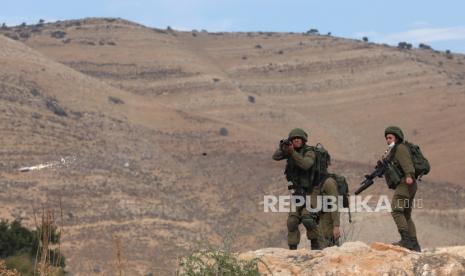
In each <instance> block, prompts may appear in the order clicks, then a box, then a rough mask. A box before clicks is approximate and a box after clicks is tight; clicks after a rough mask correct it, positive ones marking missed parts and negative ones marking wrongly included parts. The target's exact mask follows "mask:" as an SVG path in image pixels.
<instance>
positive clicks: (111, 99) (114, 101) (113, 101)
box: [108, 96, 124, 104]
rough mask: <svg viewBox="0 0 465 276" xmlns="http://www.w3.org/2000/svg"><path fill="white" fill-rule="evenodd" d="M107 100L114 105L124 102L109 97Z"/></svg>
mask: <svg viewBox="0 0 465 276" xmlns="http://www.w3.org/2000/svg"><path fill="white" fill-rule="evenodd" d="M108 100H109V101H110V102H112V103H114V104H124V101H123V100H121V99H120V98H117V97H113V96H110V97H108Z"/></svg>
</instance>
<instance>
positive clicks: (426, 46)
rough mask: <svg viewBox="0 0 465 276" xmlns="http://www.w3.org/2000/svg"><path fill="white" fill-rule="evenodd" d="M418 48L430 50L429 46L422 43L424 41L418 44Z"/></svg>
mask: <svg viewBox="0 0 465 276" xmlns="http://www.w3.org/2000/svg"><path fill="white" fill-rule="evenodd" d="M418 48H420V49H425V50H432V48H431V46H429V45H427V44H424V43H420V44H418Z"/></svg>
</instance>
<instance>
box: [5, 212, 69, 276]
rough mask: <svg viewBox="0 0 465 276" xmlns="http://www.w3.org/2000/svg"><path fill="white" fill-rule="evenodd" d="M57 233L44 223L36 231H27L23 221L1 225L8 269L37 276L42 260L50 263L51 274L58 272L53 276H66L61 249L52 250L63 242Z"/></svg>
mask: <svg viewBox="0 0 465 276" xmlns="http://www.w3.org/2000/svg"><path fill="white" fill-rule="evenodd" d="M56 229H57V228H56V226H55V225H54V224H53V222H50V221H48V222H44V221H43V222H42V225H41V226H40V227H39V228H38V229H36V230H33V231H31V230H29V229H27V228H25V227H23V226H22V225H21V222H20V221H19V220H15V221H13V222H12V223H9V222H8V221H0V257H1V258H5V264H6V266H7V267H8V268H10V269H11V268H14V269H16V270H18V271H19V272H20V273H21V275H31V276H32V275H35V273H34V272H35V271H34V270H35V268H34V267H35V263H38V262H39V260H42V259H46V260H47V261H46V266H47V268H46V269H47V271H50V270H52V271H54V272H55V274H53V275H63V274H62V273H64V271H63V270H62V268H64V267H65V258H64V256H63V255H62V254H61V253H60V252H59V250H58V249H50V248H49V246H50V245H53V244H58V243H59V242H60V233H57V231H56ZM44 244H46V245H44ZM43 252H45V253H46V254H47V258H43V255H42V254H43ZM36 258H37V259H36ZM34 260H35V261H34ZM0 275H2V274H0ZM47 275H48V274H47Z"/></svg>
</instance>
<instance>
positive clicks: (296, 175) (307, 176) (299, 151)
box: [273, 128, 339, 250]
mask: <svg viewBox="0 0 465 276" xmlns="http://www.w3.org/2000/svg"><path fill="white" fill-rule="evenodd" d="M288 140H289V141H290V143H289V144H288V145H286V144H281V143H280V146H279V148H278V149H277V150H276V151H275V153H274V154H273V159H274V160H276V161H279V160H284V159H286V160H287V164H286V169H285V174H286V178H287V180H288V181H290V182H291V183H292V185H293V186H294V187H295V188H296V189H297V191H298V192H297V194H299V195H302V196H310V206H311V207H312V208H314V209H315V208H316V207H317V196H318V194H319V193H320V189H318V188H315V189H314V187H313V186H314V183H313V182H314V181H312V179H311V169H312V166H313V165H314V164H315V161H316V154H315V152H314V150H312V147H310V146H307V145H306V142H307V141H308V135H307V133H305V131H303V130H302V129H300V128H295V129H293V130H292V131H291V132H290V133H289V136H288ZM333 181H334V180H333ZM331 182H332V181H331V180H330V178H328V179H327V180H326V181H325V183H324V184H323V187H322V189H321V190H322V191H324V192H325V193H327V194H333V192H334V191H333V190H332V189H331V188H333V187H334V186H333V185H332V183H331ZM317 184H318V183H317ZM326 184H328V185H326ZM336 189H337V188H336ZM295 191H296V190H295ZM336 193H337V192H336ZM334 218H335V217H334ZM326 221H328V222H331V223H332V226H329V227H333V229H334V234H336V235H335V236H336V237H337V238H338V237H339V216H338V217H337V221H335V220H333V217H332V216H330V217H328V218H325V222H326ZM300 223H302V224H303V225H304V227H305V229H306V231H307V238H308V239H309V240H310V244H311V249H312V250H319V249H321V245H320V244H321V243H320V233H319V230H318V225H317V223H318V214H317V213H314V212H310V211H309V210H308V209H307V208H306V207H305V204H304V205H303V206H297V207H296V208H295V211H294V210H291V212H290V213H289V215H288V218H287V229H288V235H287V238H288V239H287V241H288V245H289V249H291V250H295V249H297V245H298V244H299V242H300V231H299V224H300ZM328 236H329V235H328Z"/></svg>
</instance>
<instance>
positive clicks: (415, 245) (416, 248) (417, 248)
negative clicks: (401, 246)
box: [410, 237, 421, 252]
mask: <svg viewBox="0 0 465 276" xmlns="http://www.w3.org/2000/svg"><path fill="white" fill-rule="evenodd" d="M410 238H411V240H412V244H413V250H414V251H417V252H421V247H420V244H419V243H418V240H417V237H410Z"/></svg>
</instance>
